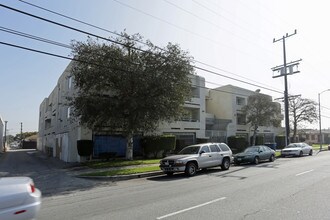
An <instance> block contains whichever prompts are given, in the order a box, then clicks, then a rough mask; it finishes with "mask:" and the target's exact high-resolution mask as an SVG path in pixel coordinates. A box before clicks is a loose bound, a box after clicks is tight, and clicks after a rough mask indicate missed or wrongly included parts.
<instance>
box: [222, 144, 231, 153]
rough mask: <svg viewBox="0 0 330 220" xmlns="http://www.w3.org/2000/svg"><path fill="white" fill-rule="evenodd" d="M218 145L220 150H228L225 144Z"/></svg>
mask: <svg viewBox="0 0 330 220" xmlns="http://www.w3.org/2000/svg"><path fill="white" fill-rule="evenodd" d="M219 146H220V148H221V150H222V151H229V150H230V149H229V147H228V146H227V145H225V144H219Z"/></svg>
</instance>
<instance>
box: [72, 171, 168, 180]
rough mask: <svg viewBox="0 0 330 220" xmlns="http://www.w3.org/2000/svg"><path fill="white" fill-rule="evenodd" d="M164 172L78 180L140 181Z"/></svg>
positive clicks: (89, 177) (88, 177) (87, 177)
mask: <svg viewBox="0 0 330 220" xmlns="http://www.w3.org/2000/svg"><path fill="white" fill-rule="evenodd" d="M163 174H164V173H163V171H156V172H147V173H137V174H130V175H117V176H79V175H77V176H76V177H78V178H86V179H95V180H111V181H121V180H129V179H138V178H145V177H152V176H160V175H163Z"/></svg>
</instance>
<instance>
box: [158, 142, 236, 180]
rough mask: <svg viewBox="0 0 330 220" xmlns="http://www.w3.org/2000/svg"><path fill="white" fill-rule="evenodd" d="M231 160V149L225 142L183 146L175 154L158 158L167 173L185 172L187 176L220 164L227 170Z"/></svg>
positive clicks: (162, 168) (161, 167)
mask: <svg viewBox="0 0 330 220" xmlns="http://www.w3.org/2000/svg"><path fill="white" fill-rule="evenodd" d="M232 160H233V157H232V152H231V149H230V148H229V147H228V145H227V144H225V143H204V144H196V145H191V146H188V147H185V148H183V149H182V150H181V151H180V152H179V153H178V154H177V155H173V156H168V157H165V158H164V159H162V160H160V166H159V167H160V169H161V170H162V171H163V172H164V173H165V174H167V175H169V176H170V175H173V173H176V172H185V173H186V174H187V175H188V176H193V175H195V174H196V172H197V170H200V169H206V168H209V167H216V166H220V167H221V168H222V169H223V170H228V169H229V167H230V164H231V162H232Z"/></svg>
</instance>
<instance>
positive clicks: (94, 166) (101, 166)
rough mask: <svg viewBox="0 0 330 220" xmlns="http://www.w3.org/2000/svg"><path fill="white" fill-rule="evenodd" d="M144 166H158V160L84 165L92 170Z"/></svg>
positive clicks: (102, 162) (103, 162)
mask: <svg viewBox="0 0 330 220" xmlns="http://www.w3.org/2000/svg"><path fill="white" fill-rule="evenodd" d="M146 164H159V159H153V160H150V159H149V160H122V159H120V160H118V159H116V160H111V161H92V162H87V163H86V164H85V165H86V166H88V167H90V168H93V169H99V168H110V167H123V166H133V165H146Z"/></svg>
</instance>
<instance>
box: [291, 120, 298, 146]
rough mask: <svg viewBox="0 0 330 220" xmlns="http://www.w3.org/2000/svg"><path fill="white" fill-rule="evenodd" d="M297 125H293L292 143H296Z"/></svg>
mask: <svg viewBox="0 0 330 220" xmlns="http://www.w3.org/2000/svg"><path fill="white" fill-rule="evenodd" d="M296 138H297V123H293V137H292V140H293V142H297V140H296Z"/></svg>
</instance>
